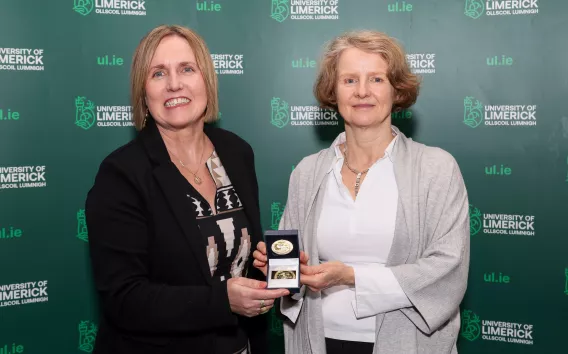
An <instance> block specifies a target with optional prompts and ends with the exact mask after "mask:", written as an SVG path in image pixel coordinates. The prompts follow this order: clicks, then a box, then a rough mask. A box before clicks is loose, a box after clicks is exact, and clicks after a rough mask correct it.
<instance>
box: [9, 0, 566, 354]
mask: <svg viewBox="0 0 568 354" xmlns="http://www.w3.org/2000/svg"><path fill="white" fill-rule="evenodd" d="M567 12H568V3H566V2H565V1H560V0H546V1H543V0H520V1H517V0H514V1H502V0H498V1H491V0H490V1H480V0H473V1H470V0H429V1H426V0H421V1H419V0H408V1H406V0H405V1H394V0H389V1H382V0H361V1H356V0H321V1H304V0H241V1H239V0H207V1H195V0H146V1H110V0H95V1H92V0H75V1H74V0H58V1H39V0H28V1H22V0H2V1H1V2H0V33H1V35H0V83H1V85H0V327H1V328H0V354H14V353H32V354H35V353H38V354H44V353H81V352H91V351H92V343H93V339H94V337H95V335H96V329H97V323H98V313H97V307H96V297H95V293H94V289H93V284H92V281H91V276H90V268H89V259H88V244H87V242H88V230H87V228H86V225H85V223H84V214H83V208H84V202H85V196H86V193H87V191H88V190H89V188H90V187H91V186H92V183H93V179H94V176H95V174H96V171H97V168H98V165H99V163H100V162H101V160H102V159H103V158H104V157H105V156H106V155H107V154H108V153H110V152H111V151H112V150H114V149H116V148H117V147H119V146H120V145H122V144H124V143H126V142H127V141H129V140H130V139H132V138H133V137H134V135H135V132H134V129H133V128H132V127H129V124H128V119H129V116H130V113H129V109H130V107H129V89H128V87H129V84H128V82H129V80H128V76H129V66H130V62H131V58H132V54H133V51H134V49H135V47H136V45H137V44H138V42H139V40H140V39H141V37H142V36H143V35H144V34H145V33H147V32H148V31H149V30H150V29H151V28H153V27H155V26H157V25H159V24H164V23H167V24H181V25H185V26H188V27H191V28H193V29H195V30H197V31H198V32H199V33H200V34H202V35H203V37H204V38H205V39H206V41H207V43H208V45H209V48H210V50H211V52H212V53H213V54H214V55H215V59H216V66H217V68H218V71H219V82H220V91H219V96H220V105H221V113H222V115H221V119H220V121H219V123H218V124H219V126H221V127H223V128H226V129H228V130H231V131H234V132H236V133H237V134H239V135H240V136H242V137H243V138H244V139H246V140H247V141H249V142H250V144H251V145H252V146H253V148H254V149H255V152H256V165H257V168H258V171H257V172H258V177H259V181H260V191H261V196H260V197H261V208H262V220H263V226H264V227H265V228H266V229H268V228H274V227H275V225H277V223H278V219H279V217H280V215H281V213H282V209H283V206H284V204H285V202H286V195H287V185H288V178H289V175H290V172H291V171H292V169H293V167H294V165H296V164H297V163H298V161H299V160H300V159H301V158H302V157H304V156H306V155H308V154H311V153H314V152H316V151H318V150H320V149H322V148H325V147H327V146H329V144H330V143H331V141H332V140H333V138H334V137H335V136H336V135H337V134H338V132H339V131H340V130H341V129H342V122H341V120H337V116H335V115H333V114H330V113H329V112H320V111H319V110H318V109H317V107H315V100H314V98H313V95H312V84H313V81H314V77H315V71H316V68H315V66H316V60H317V58H318V57H319V55H320V54H321V49H322V45H323V43H324V42H326V41H328V40H329V39H331V38H332V37H333V36H335V35H337V34H339V33H341V32H343V31H345V30H349V29H363V28H370V29H377V30H381V31H385V32H387V33H388V34H390V35H391V36H394V37H396V38H398V39H399V40H400V41H401V43H402V44H403V45H404V47H405V48H406V50H407V52H408V54H409V56H408V60H409V62H410V63H411V65H412V67H413V69H414V70H416V71H417V72H418V73H420V74H421V75H422V77H423V85H422V89H421V92H420V96H419V99H418V102H417V103H416V105H415V106H414V107H412V108H411V109H410V110H407V111H404V112H402V113H399V114H398V115H396V116H394V117H393V122H394V124H395V125H397V126H399V127H400V128H401V129H402V130H403V131H404V132H405V133H407V134H408V135H410V136H412V137H413V138H414V139H416V140H418V141H420V142H423V143H426V144H429V145H435V146H439V147H441V148H443V149H446V150H447V151H449V152H450V153H451V154H453V155H454V156H455V158H456V159H457V161H458V163H459V164H460V167H461V169H462V173H463V175H464V178H465V181H466V185H467V188H468V192H469V197H470V203H471V207H470V213H471V231H472V237H471V271H470V277H469V286H468V291H467V294H466V297H465V300H464V303H463V305H462V311H463V312H462V315H463V321H462V332H461V335H460V338H459V349H460V352H461V353H471V354H473V353H539V354H541V353H561V352H562V353H563V352H566V351H568V349H567V346H566V337H565V336H566V334H567V330H568V325H567V320H568V232H567V230H566V227H565V224H564V221H565V219H566V218H567V217H568V215H567V211H568V205H567V201H568V198H567V197H568V114H567V113H566V108H565V106H566V101H567V98H568V97H567V94H568V70H567V66H566V62H567V59H568V46H567V45H566V43H567V42H566V38H567V35H568V30H567V28H568V17H566V13H567ZM314 111H315V112H316V113H313V112H314ZM307 112H312V113H307ZM271 336H272V339H273V340H274V341H273V342H274V344H273V352H274V353H280V352H282V334H281V323H280V322H279V320H278V319H277V318H276V317H273V318H272V331H271Z"/></svg>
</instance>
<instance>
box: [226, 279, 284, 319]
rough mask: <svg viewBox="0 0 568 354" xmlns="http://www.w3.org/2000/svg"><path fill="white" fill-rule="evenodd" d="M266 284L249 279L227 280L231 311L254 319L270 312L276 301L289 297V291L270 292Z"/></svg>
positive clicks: (276, 290)
mask: <svg viewBox="0 0 568 354" xmlns="http://www.w3.org/2000/svg"><path fill="white" fill-rule="evenodd" d="M266 285H267V284H266V282H264V281H258V280H254V279H249V278H240V277H239V278H231V279H229V280H227V293H228V294H229V303H230V304H231V311H233V312H234V313H237V314H239V315H242V316H246V317H254V316H257V315H260V314H261V313H266V312H268V311H269V310H270V309H271V308H272V306H273V305H274V299H277V298H279V297H282V296H286V295H289V294H290V292H289V291H288V290H287V289H275V290H268V289H265V288H266Z"/></svg>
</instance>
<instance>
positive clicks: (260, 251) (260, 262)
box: [252, 241, 309, 276]
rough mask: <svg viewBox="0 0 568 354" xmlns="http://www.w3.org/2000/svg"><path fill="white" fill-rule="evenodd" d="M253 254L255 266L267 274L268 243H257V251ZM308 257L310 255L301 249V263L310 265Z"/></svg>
mask: <svg viewBox="0 0 568 354" xmlns="http://www.w3.org/2000/svg"><path fill="white" fill-rule="evenodd" d="M252 256H253V258H254V262H253V263H252V264H253V266H254V267H255V268H257V269H258V270H260V271H261V272H262V273H263V274H264V275H265V276H266V272H267V270H266V262H268V257H267V256H266V243H264V242H262V241H260V242H259V243H258V245H256V251H254V252H253V253H252ZM308 259H309V257H308V255H307V254H305V253H304V251H300V264H304V265H308Z"/></svg>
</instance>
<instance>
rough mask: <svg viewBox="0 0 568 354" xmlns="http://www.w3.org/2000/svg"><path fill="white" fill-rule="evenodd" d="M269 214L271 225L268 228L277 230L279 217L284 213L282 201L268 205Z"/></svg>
mask: <svg viewBox="0 0 568 354" xmlns="http://www.w3.org/2000/svg"><path fill="white" fill-rule="evenodd" d="M270 214H271V216H272V218H271V221H272V223H271V225H270V228H271V229H272V230H278V226H279V225H280V219H282V214H284V205H282V203H278V202H274V203H272V205H271V206H270Z"/></svg>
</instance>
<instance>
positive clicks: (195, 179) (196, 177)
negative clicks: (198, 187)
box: [193, 176, 201, 184]
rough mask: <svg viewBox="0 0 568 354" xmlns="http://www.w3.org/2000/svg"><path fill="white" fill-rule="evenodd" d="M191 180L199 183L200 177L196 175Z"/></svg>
mask: <svg viewBox="0 0 568 354" xmlns="http://www.w3.org/2000/svg"><path fill="white" fill-rule="evenodd" d="M193 180H194V181H195V183H197V184H201V178H199V177H198V176H194V177H193Z"/></svg>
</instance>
